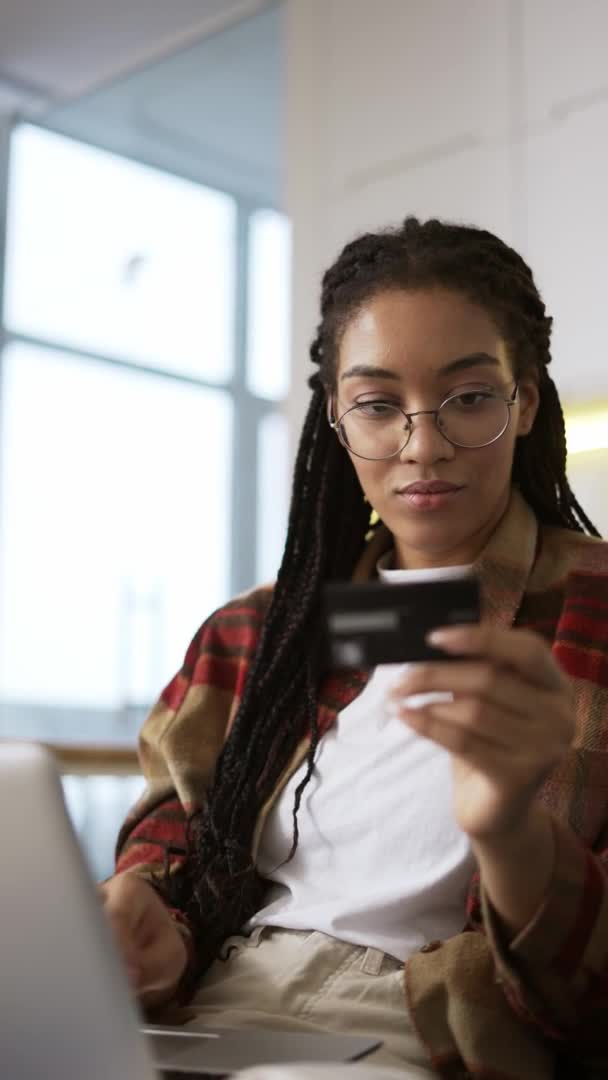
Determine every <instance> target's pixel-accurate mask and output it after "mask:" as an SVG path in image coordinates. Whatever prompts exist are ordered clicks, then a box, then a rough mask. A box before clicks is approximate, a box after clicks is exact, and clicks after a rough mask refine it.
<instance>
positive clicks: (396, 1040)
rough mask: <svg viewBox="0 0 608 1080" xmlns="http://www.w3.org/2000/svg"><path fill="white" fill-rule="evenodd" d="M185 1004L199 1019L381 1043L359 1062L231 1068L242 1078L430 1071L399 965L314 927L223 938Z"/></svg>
mask: <svg viewBox="0 0 608 1080" xmlns="http://www.w3.org/2000/svg"><path fill="white" fill-rule="evenodd" d="M189 1007H190V1008H191V1009H193V1010H194V1011H195V1012H196V1014H197V1017H196V1019H197V1020H198V1021H200V1022H201V1023H203V1024H205V1025H215V1026H216V1027H232V1028H247V1027H255V1028H275V1029H281V1030H283V1031H300V1032H315V1031H316V1032H319V1031H330V1032H341V1033H345V1032H351V1033H353V1034H358V1035H370V1036H372V1037H374V1038H377V1039H381V1040H382V1043H383V1045H382V1047H381V1048H380V1049H379V1050H376V1051H374V1053H372V1054H370V1055H369V1056H368V1057H367V1058H366V1059H365V1060H364V1061H362V1062H360V1063H358V1064H353V1065H346V1066H344V1067H341V1066H335V1065H334V1066H331V1065H330V1066H327V1067H323V1066H318V1065H309V1066H301V1067H298V1066H289V1067H286V1066H273V1067H265V1068H260V1067H256V1068H252V1069H246V1070H244V1071H243V1072H242V1073H239V1074H238V1075H239V1076H241V1075H242V1076H243V1077H244V1078H245V1077H247V1078H249V1080H265V1078H266V1076H267V1077H268V1080H272V1078H274V1080H292V1078H293V1080H296V1078H301V1080H306V1078H307V1077H311V1080H312V1078H313V1077H314V1078H317V1080H318V1078H320V1077H321V1076H332V1077H336V1078H337V1077H339V1076H340V1075H341V1074H342V1071H343V1068H344V1070H346V1073H348V1075H349V1076H351V1075H352V1077H353V1080H355V1078H357V1077H359V1080H364V1077H367V1076H369V1077H370V1080H372V1077H377V1078H378V1080H381V1078H383V1077H384V1078H385V1080H391V1078H392V1077H395V1078H396V1077H400V1078H401V1080H403V1078H409V1080H427V1078H428V1077H436V1076H437V1073H436V1071H435V1070H434V1069H433V1068H432V1067H431V1065H430V1062H429V1057H428V1053H427V1051H426V1050H425V1048H424V1046H423V1045H422V1043H421V1041H420V1039H419V1038H418V1035H417V1034H416V1032H415V1030H414V1028H413V1026H412V1024H411V1022H410V1018H409V1014H408V1011H407V1006H406V1002H405V996H404V991H403V964H402V963H401V962H400V961H399V960H395V958H394V957H392V956H388V955H387V954H386V953H383V952H380V951H379V950H377V949H366V948H365V947H362V946H359V945H349V944H347V943H346V942H344V941H339V940H337V939H336V938H333V937H329V936H328V935H327V934H322V933H321V932H320V931H318V930H315V931H312V932H310V931H300V930H282V929H277V928H275V927H257V928H256V929H255V930H254V931H253V933H252V934H251V936H250V937H244V936H240V935H239V936H235V937H231V938H229V939H228V940H227V941H226V942H224V945H223V947H222V950H221V953H220V956H219V958H218V959H217V960H216V961H215V963H214V964H213V965H212V966H211V968H210V969H209V971H208V972H207V973H206V975H205V976H204V977H203V979H202V982H201V985H200V987H199V989H198V991H197V993H196V996H195V998H194V1000H193V1001H192V1002H191V1003H190V1006H189ZM194 1025H196V1020H195V1021H194ZM346 1073H345V1074H346Z"/></svg>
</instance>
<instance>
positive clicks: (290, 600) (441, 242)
mask: <svg viewBox="0 0 608 1080" xmlns="http://www.w3.org/2000/svg"><path fill="white" fill-rule="evenodd" d="M433 285H440V286H443V287H446V288H449V289H452V290H455V291H458V292H460V293H462V294H465V295H466V296H467V297H468V298H469V299H471V300H472V301H474V302H475V303H477V304H479V305H480V306H481V307H483V308H484V309H485V310H486V311H487V312H488V313H489V314H490V315H491V316H492V317H493V319H494V320H495V322H496V324H497V326H498V328H499V330H500V332H501V334H502V335H503V336H504V339H505V341H506V342H507V345H508V347H509V353H510V356H511V357H512V361H513V364H514V368H515V370H514V375H515V376H516V377H519V376H521V374H522V373H523V372H524V371H526V372H530V371H532V372H534V373H535V375H536V378H537V380H538V386H539V394H540V403H539V408H538V413H537V416H536V420H535V423H534V426H533V428H532V431H531V433H530V434H529V435H528V436H527V437H526V438H524V439H520V440H518V444H517V447H516V452H515V459H514V464H513V480H514V481H515V482H517V483H518V484H519V487H520V489H521V491H522V493H523V495H524V496H525V498H526V499H527V501H528V502H529V503H530V505H531V506H532V507H533V509H534V510H535V512H536V514H537V516H538V518H539V519H540V520H541V521H542V522H544V523H546V524H551V525H559V526H562V527H566V528H568V529H574V530H578V531H581V532H582V531H587V532H589V533H591V534H593V535H596V536H597V535H599V534H598V533H597V530H596V529H595V527H594V526H593V525H592V523H591V522H590V521H589V519H588V517H587V516H586V514H585V512H584V510H583V509H582V508H581V506H580V505H579V503H578V502H577V500H576V498H575V497H574V495H573V493H572V491H571V489H570V486H569V484H568V480H567V478H566V439H565V428H564V418H563V414H562V410H561V406H560V402H559V398H558V395H557V391H556V389H555V386H554V383H553V381H552V379H551V377H550V375H549V373H548V370H547V368H548V365H549V363H550V360H551V353H550V344H549V343H550V333H551V322H552V320H551V318H550V317H549V316H547V315H546V313H545V306H544V303H543V301H542V299H541V297H540V295H539V293H538V290H537V288H536V286H535V284H534V280H533V277H532V273H531V271H530V269H529V267H528V266H527V265H526V263H525V262H524V260H523V259H522V258H521V256H519V255H518V254H517V253H516V252H515V251H513V250H512V249H511V248H510V247H508V246H507V245H506V244H504V243H503V242H502V241H501V240H499V239H498V238H497V237H495V236H494V235H493V234H492V233H490V232H487V231H485V230H482V229H477V228H472V227H465V226H461V225H453V224H447V223H444V222H441V221H438V220H430V221H426V222H420V221H418V220H417V219H416V218H414V217H408V218H407V219H406V220H405V222H404V224H403V226H402V227H400V228H395V229H388V230H385V231H382V232H377V233H367V234H365V235H362V236H360V237H358V238H357V239H356V240H354V241H353V242H352V243H349V244H348V245H347V246H346V247H345V248H344V250H343V251H342V253H341V254H340V255H339V257H338V258H337V260H336V261H335V263H334V264H333V265H332V266H331V267H330V268H329V269H328V270H327V272H326V273H325V275H324V277H323V282H322V292H321V321H320V323H319V326H318V328H317V333H316V336H315V339H314V341H313V343H312V346H311V349H310V357H311V360H312V362H313V364H315V365H316V367H317V369H318V370H316V371H315V372H314V374H313V375H312V376H311V378H310V380H309V385H310V387H311V390H312V396H311V400H310V404H309V408H308V413H307V416H306V420H305V423H304V427H303V430H302V435H301V439H300V446H299V450H298V455H297V460H296V465H295V473H294V479H293V488H292V498H291V509H290V514H289V524H288V532H287V540H286V544H285V550H284V555H283V560H282V563H281V567H280V569H279V572H278V576H277V582H276V585H275V588H274V591H273V598H272V601H271V605H270V608H269V610H268V613H267V615H266V617H265V620H264V625H263V629H262V633H261V636H260V641H259V645H258V648H257V651H256V655H255V658H254V660H253V662H252V664H251V668H250V670H249V673H248V677H247V680H246V684H245V688H244V692H243V696H242V699H241V701H240V705H239V708H238V712H237V715H236V717H235V721H234V724H233V728H232V730H231V733H230V736H229V738H228V739H227V742H226V744H225V746H224V748H223V750H222V753H221V755H220V757H219V760H218V762H217V766H216V769H215V774H214V778H213V782H212V785H211V789H210V791H209V792H208V794H207V796H206V797H205V796H203V797H202V799H201V802H202V808H201V809H200V810H199V811H198V812H197V813H195V814H194V815H193V817H192V818H191V820H190V823H189V840H188V843H189V849H188V858H187V859H186V860H185V862H184V863H183V865H182V866H181V868H180V869H179V870H178V871H177V872H175V873H172V874H171V875H168V876H167V877H166V878H165V881H164V884H163V885H162V886H161V889H162V891H164V893H165V895H166V898H167V899H168V900H169V902H170V903H172V904H175V905H176V906H178V907H180V908H182V910H184V911H185V912H186V913H187V914H188V915H189V917H190V919H191V922H192V924H193V926H194V928H195V939H196V946H197V950H198V958H199V964H200V970H205V968H206V967H207V966H208V965H209V964H210V963H211V962H212V960H213V959H214V957H215V956H216V954H217V952H218V950H219V947H220V945H221V943H222V941H223V940H224V939H225V938H226V937H228V936H229V935H230V934H232V933H235V932H237V931H238V930H239V929H240V928H241V927H242V926H243V924H244V923H245V922H246V920H247V919H248V918H249V917H250V916H251V915H252V914H253V913H254V912H255V911H256V910H257V909H258V908H259V907H260V906H261V902H262V898H263V893H264V883H263V881H262V879H261V878H260V876H259V875H258V873H257V871H256V869H255V866H254V865H253V861H252V857H251V844H252V834H253V827H254V823H255V820H256V817H257V813H258V810H259V807H260V806H261V805H262V804H263V803H264V802H265V800H266V799H267V798H268V796H269V795H270V793H271V792H272V790H273V789H274V787H275V785H276V783H277V780H278V778H279V776H280V774H281V772H282V771H283V769H284V768H285V765H286V764H287V762H288V761H289V759H290V757H291V755H292V753H293V751H294V750H295V748H296V746H297V744H298V743H299V742H300V740H301V739H302V738H303V737H304V736H305V735H307V734H310V736H311V742H310V749H309V753H308V767H307V769H306V774H305V776H304V779H303V780H302V782H301V783H300V785H299V786H298V789H297V791H296V797H295V805H294V811H293V817H294V843H293V847H292V852H291V854H293V852H294V851H295V847H296V845H297V840H298V831H297V811H298V808H299V805H300V800H301V797H302V792H303V789H304V787H305V786H306V784H307V783H308V781H309V779H310V776H311V774H312V769H313V762H314V754H315V749H316V746H317V743H318V728H317V704H318V689H319V684H320V679H321V665H320V656H319V639H318V626H319V604H320V593H321V586H322V584H323V583H324V582H325V581H327V580H329V579H342V580H348V579H349V578H350V577H351V575H352V572H353V570H354V567H355V565H356V563H357V560H358V558H359V556H360V554H361V552H362V550H363V548H364V546H365V538H366V534H367V532H368V527H369V506H367V505H366V503H365V502H364V499H363V496H362V492H361V488H360V485H359V482H358V480H357V477H356V474H355V471H354V468H353V467H352V465H351V462H350V460H349V458H348V455H347V453H346V451H345V450H344V448H343V447H342V446H341V445H340V443H339V442H338V440H337V439H336V437H335V435H334V433H333V431H332V430H331V429H330V427H329V425H328V423H327V416H326V400H327V392H328V391H330V390H332V389H333V386H334V381H335V371H336V359H337V353H338V349H339V345H340V339H341V335H342V333H343V331H344V329H345V327H346V325H347V323H348V321H349V319H351V318H352V317H353V315H354V314H355V313H356V312H357V311H358V310H359V309H360V307H361V306H362V305H363V304H364V303H365V302H366V301H369V300H370V299H371V298H372V297H373V296H374V295H376V294H378V293H379V292H381V291H383V290H385V289H389V288H390V289H394V288H404V289H416V288H424V287H430V286H433ZM290 857H291V856H290Z"/></svg>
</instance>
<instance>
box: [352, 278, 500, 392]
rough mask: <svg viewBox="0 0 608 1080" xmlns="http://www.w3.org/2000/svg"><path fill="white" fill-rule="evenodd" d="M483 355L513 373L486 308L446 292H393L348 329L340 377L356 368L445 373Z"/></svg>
mask: <svg viewBox="0 0 608 1080" xmlns="http://www.w3.org/2000/svg"><path fill="white" fill-rule="evenodd" d="M483 354H486V355H487V357H488V358H490V359H489V362H490V361H491V359H492V358H493V359H494V361H495V362H497V364H498V367H500V368H501V369H506V370H507V371H508V370H510V363H509V357H508V352H507V347H506V343H505V341H504V339H503V338H502V336H501V334H500V331H499V329H498V327H497V326H496V323H495V322H494V320H493V318H492V316H491V315H490V314H489V313H488V312H486V311H485V310H484V308H483V307H481V305H478V304H475V303H473V302H472V301H471V300H469V299H468V298H467V297H466V296H463V295H461V294H460V293H457V292H452V291H450V290H447V289H443V288H432V289H419V290H391V291H387V292H383V293H380V294H378V295H377V296H375V297H373V298H372V299H370V300H369V301H368V302H366V303H365V304H363V305H362V306H361V307H360V308H359V310H358V311H357V312H356V313H355V314H354V315H353V317H352V318H351V319H350V320H349V322H348V323H347V325H346V326H345V328H344V332H343V334H342V338H341V341H340V346H339V351H338V375H339V376H340V377H341V376H342V374H343V373H344V372H345V371H346V370H347V369H348V368H351V367H352V366H353V365H362V366H379V367H381V368H382V369H385V370H393V371H394V372H395V374H399V373H400V372H402V371H403V373H404V374H405V372H406V371H408V370H409V369H414V370H416V371H421V370H424V371H426V372H428V373H429V374H430V373H433V372H436V373H437V374H438V375H439V374H441V373H442V371H443V369H444V368H446V367H451V366H452V364H453V362H456V361H459V360H461V359H462V358H466V357H467V356H475V357H479V356H481V355H483ZM474 366H479V364H478V363H477V364H476V365H474Z"/></svg>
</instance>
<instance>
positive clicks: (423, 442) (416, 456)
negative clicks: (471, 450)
mask: <svg viewBox="0 0 608 1080" xmlns="http://www.w3.org/2000/svg"><path fill="white" fill-rule="evenodd" d="M455 451H456V447H454V446H452V443H450V442H448V440H447V439H446V438H445V436H444V435H442V434H441V431H440V430H439V428H438V427H437V423H436V421H435V417H434V416H432V415H418V416H414V417H412V420H411V421H410V437H409V439H408V441H407V443H406V445H405V446H404V448H403V450H402V451H401V453H400V455H399V460H400V461H403V462H406V461H410V462H418V463H419V464H423V465H429V464H432V463H433V462H435V461H451V459H452V458H453V457H454V453H455Z"/></svg>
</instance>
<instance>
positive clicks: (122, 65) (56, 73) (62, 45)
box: [0, 0, 265, 104]
mask: <svg viewBox="0 0 608 1080" xmlns="http://www.w3.org/2000/svg"><path fill="white" fill-rule="evenodd" d="M264 6H265V5H264V3H261V2H257V0H171V3H167V0H145V3H142V0H103V3H100V2H99V0H0V101H1V100H2V97H4V98H5V99H7V100H8V99H10V94H11V92H13V93H14V94H17V95H19V96H20V100H21V101H22V102H23V103H24V104H27V102H28V101H30V100H33V101H34V102H44V101H47V102H48V103H52V102H53V101H62V100H66V99H68V100H69V99H71V98H75V97H79V96H80V95H82V94H84V93H88V92H90V91H91V90H93V89H94V88H96V87H98V86H100V85H101V84H104V83H107V82H109V81H111V80H113V79H115V78H117V77H118V76H121V75H123V74H125V73H126V72H129V71H133V70H134V69H136V68H138V67H143V66H145V65H147V64H149V63H151V62H152V61H154V60H156V59H159V58H161V57H162V56H164V55H168V54H170V53H171V52H174V51H176V50H177V49H180V48H182V47H184V46H186V45H188V44H190V43H192V42H193V41H195V40H197V39H199V38H202V37H204V36H205V35H207V34H210V33H214V32H216V31H217V30H220V29H223V28H224V27H226V26H227V25H229V24H230V23H231V22H233V21H236V20H238V19H239V18H245V17H247V16H248V15H251V14H253V13H254V12H255V11H258V10H260V9H261V8H262V7H264Z"/></svg>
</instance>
